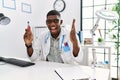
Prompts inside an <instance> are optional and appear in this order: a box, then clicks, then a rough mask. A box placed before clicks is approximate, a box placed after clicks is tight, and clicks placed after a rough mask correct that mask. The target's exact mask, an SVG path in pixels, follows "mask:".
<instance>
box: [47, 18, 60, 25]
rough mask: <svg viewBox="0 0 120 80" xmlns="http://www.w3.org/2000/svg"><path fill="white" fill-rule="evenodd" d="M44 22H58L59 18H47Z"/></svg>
mask: <svg viewBox="0 0 120 80" xmlns="http://www.w3.org/2000/svg"><path fill="white" fill-rule="evenodd" d="M46 22H47V23H48V24H51V23H52V22H54V23H58V22H59V19H53V20H51V19H48V20H46Z"/></svg>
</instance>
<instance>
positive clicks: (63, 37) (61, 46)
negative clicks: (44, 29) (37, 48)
mask: <svg viewBox="0 0 120 80" xmlns="http://www.w3.org/2000/svg"><path fill="white" fill-rule="evenodd" d="M49 37H50V32H49V33H48V34H47V36H46V38H45V44H46V43H47V41H48V38H49ZM64 39H65V35H62V40H61V44H60V48H61V49H62V48H63V43H64Z"/></svg>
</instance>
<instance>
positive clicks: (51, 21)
mask: <svg viewBox="0 0 120 80" xmlns="http://www.w3.org/2000/svg"><path fill="white" fill-rule="evenodd" d="M46 24H47V26H48V29H49V30H50V33H51V35H59V33H60V25H61V24H62V20H60V17H59V16H57V15H50V16H48V17H47V20H46Z"/></svg>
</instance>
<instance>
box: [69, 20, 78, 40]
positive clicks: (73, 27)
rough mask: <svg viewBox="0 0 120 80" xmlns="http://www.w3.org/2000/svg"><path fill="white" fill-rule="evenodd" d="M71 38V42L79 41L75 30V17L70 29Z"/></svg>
mask: <svg viewBox="0 0 120 80" xmlns="http://www.w3.org/2000/svg"><path fill="white" fill-rule="evenodd" d="M70 40H71V42H75V41H77V38H76V31H75V19H73V22H72V28H71V31H70Z"/></svg>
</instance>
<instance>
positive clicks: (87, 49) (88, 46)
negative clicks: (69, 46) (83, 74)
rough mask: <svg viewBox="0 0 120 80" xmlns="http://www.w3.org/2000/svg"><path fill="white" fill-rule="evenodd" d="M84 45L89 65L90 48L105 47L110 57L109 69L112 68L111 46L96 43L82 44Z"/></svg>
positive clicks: (86, 62) (86, 61)
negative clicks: (93, 44)
mask: <svg viewBox="0 0 120 80" xmlns="http://www.w3.org/2000/svg"><path fill="white" fill-rule="evenodd" d="M82 47H84V53H85V56H86V57H87V59H86V60H85V64H86V65H88V57H89V56H88V53H89V49H90V48H95V49H96V48H103V49H108V53H109V54H108V58H109V69H110V66H111V59H110V58H111V47H110V46H105V45H100V46H99V45H95V46H92V45H84V46H82Z"/></svg>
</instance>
